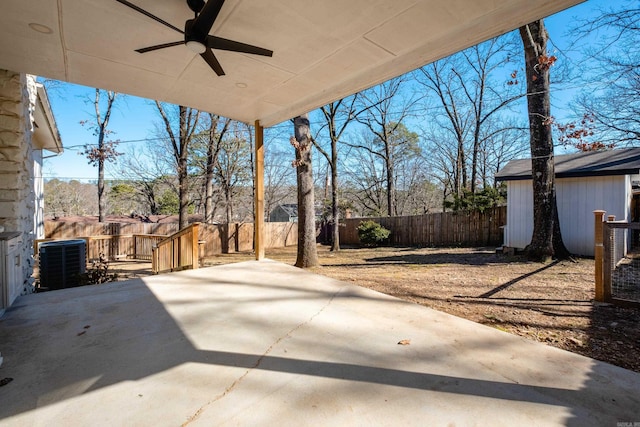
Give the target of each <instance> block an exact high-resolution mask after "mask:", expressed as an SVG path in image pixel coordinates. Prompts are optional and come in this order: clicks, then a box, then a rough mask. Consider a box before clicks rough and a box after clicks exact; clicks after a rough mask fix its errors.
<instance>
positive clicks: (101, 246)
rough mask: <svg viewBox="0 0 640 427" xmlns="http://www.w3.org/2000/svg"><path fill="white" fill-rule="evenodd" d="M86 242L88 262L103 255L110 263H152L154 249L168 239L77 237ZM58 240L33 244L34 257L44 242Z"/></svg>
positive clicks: (132, 235) (162, 236)
mask: <svg viewBox="0 0 640 427" xmlns="http://www.w3.org/2000/svg"><path fill="white" fill-rule="evenodd" d="M77 238H78V239H83V240H84V241H85V242H86V250H87V261H88V262H91V261H92V260H96V259H98V258H99V257H100V255H103V256H104V257H105V258H106V259H108V260H109V261H115V260H120V259H140V260H147V261H151V257H152V250H153V247H154V246H155V245H156V244H157V243H158V242H160V241H161V240H164V239H166V238H167V236H166V235H161V234H124V235H101V236H88V237H77ZM52 240H57V239H38V240H35V241H34V243H33V252H34V256H37V255H38V246H39V245H40V243H43V242H50V241H52Z"/></svg>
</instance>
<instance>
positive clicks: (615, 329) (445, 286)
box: [206, 246, 640, 372]
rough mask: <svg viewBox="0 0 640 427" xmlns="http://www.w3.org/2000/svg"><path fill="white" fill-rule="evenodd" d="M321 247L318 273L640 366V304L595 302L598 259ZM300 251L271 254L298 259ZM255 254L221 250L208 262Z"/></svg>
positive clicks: (627, 365) (281, 258)
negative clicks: (624, 305)
mask: <svg viewBox="0 0 640 427" xmlns="http://www.w3.org/2000/svg"><path fill="white" fill-rule="evenodd" d="M318 249H319V257H320V263H321V264H322V266H321V267H317V268H314V269H312V271H314V272H316V273H318V274H323V275H326V276H329V277H334V278H336V279H340V280H344V281H349V282H354V283H356V284H358V285H361V286H365V287H367V288H370V289H374V290H376V291H379V292H383V293H386V294H389V295H393V296H396V297H398V298H402V299H405V300H408V301H413V302H415V303H417V304H421V305H424V306H427V307H431V308H433V309H436V310H440V311H444V312H447V313H450V314H453V315H455V316H459V317H463V318H465V319H469V320H472V321H474V322H478V323H482V324H485V325H488V326H491V327H494V328H496V329H500V330H502V331H506V332H509V333H512V334H516V335H520V336H523V337H526V338H529V339H532V340H535V341H539V342H543V343H545V344H548V345H552V346H555V347H559V348H562V349H565V350H569V351H572V352H574V353H579V354H582V355H585V356H589V357H593V358H595V359H599V360H602V361H605V362H609V363H612V364H614V365H618V366H621V367H624V368H627V369H631V370H634V371H636V372H640V358H639V357H638V354H640V310H638V309H628V308H627V309H625V308H619V307H614V306H611V305H608V304H599V303H594V301H593V298H594V284H593V269H594V265H593V260H591V259H578V260H577V262H570V261H566V262H559V263H551V264H539V263H531V262H527V261H525V260H523V259H522V258H520V257H518V256H511V257H509V256H505V255H501V254H496V253H495V251H494V250H493V248H480V249H466V248H437V249H434V248H422V249H416V248H374V249H344V250H342V251H340V252H339V253H332V252H330V251H329V249H328V247H325V246H319V247H318ZM295 251H296V248H295V247H290V248H284V249H275V250H274V249H271V250H268V251H267V257H268V258H271V259H274V260H278V261H282V262H285V263H289V264H293V263H294V262H295V256H296V252H295ZM248 259H253V255H251V254H232V255H221V256H218V257H214V258H210V259H207V260H206V265H216V264H223V263H228V262H237V261H242V260H248Z"/></svg>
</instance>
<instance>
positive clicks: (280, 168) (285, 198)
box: [264, 141, 296, 218]
mask: <svg viewBox="0 0 640 427" xmlns="http://www.w3.org/2000/svg"><path fill="white" fill-rule="evenodd" d="M273 142H274V143H272V144H265V154H264V157H265V158H264V180H265V182H264V207H265V212H266V214H267V215H266V216H267V218H268V217H269V213H270V212H271V211H272V210H273V209H274V208H275V207H276V206H277V205H279V204H282V203H291V201H293V200H296V177H295V175H294V172H295V169H293V168H292V167H291V164H290V163H283V162H282V161H281V160H282V159H286V158H288V157H289V153H287V152H285V150H284V149H283V148H282V147H279V146H277V144H275V141H273Z"/></svg>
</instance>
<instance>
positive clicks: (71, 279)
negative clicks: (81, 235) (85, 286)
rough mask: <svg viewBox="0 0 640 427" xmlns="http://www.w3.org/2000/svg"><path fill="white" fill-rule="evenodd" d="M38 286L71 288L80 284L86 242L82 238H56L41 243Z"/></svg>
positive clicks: (53, 288) (84, 268)
mask: <svg viewBox="0 0 640 427" xmlns="http://www.w3.org/2000/svg"><path fill="white" fill-rule="evenodd" d="M38 254H39V257H40V288H42V289H43V290H44V289H48V290H56V289H64V288H73V287H76V286H80V285H81V284H82V280H81V275H82V274H83V273H84V272H85V271H86V264H87V262H86V242H85V241H84V240H80V239H78V240H56V241H52V242H44V243H41V244H40V245H39V247H38Z"/></svg>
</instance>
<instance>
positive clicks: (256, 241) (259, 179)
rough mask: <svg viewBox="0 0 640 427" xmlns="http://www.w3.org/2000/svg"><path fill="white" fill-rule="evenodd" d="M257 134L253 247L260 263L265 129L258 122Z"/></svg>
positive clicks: (262, 248)
mask: <svg viewBox="0 0 640 427" xmlns="http://www.w3.org/2000/svg"><path fill="white" fill-rule="evenodd" d="M255 132H256V137H255V141H256V146H255V159H256V168H255V172H254V173H255V176H254V177H253V179H254V183H255V185H254V187H255V189H254V191H255V195H254V204H253V205H254V210H255V220H254V222H253V233H254V234H253V246H254V249H255V251H256V259H257V260H258V261H260V260H261V259H263V258H264V146H263V144H264V129H263V128H262V126H261V125H260V121H258V120H256V122H255Z"/></svg>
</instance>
